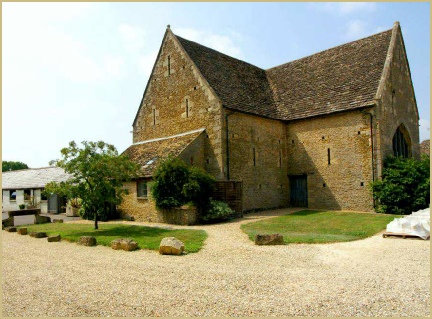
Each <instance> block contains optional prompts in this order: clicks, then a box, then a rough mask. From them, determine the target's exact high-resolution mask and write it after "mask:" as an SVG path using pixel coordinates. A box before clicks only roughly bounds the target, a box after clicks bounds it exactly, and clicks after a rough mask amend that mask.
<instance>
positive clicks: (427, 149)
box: [420, 140, 430, 156]
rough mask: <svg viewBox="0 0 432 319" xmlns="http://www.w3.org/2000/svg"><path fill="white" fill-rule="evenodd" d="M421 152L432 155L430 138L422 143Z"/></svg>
mask: <svg viewBox="0 0 432 319" xmlns="http://www.w3.org/2000/svg"><path fill="white" fill-rule="evenodd" d="M420 154H426V155H429V156H430V140H424V141H423V142H421V143H420Z"/></svg>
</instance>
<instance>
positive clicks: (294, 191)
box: [289, 175, 308, 207]
mask: <svg viewBox="0 0 432 319" xmlns="http://www.w3.org/2000/svg"><path fill="white" fill-rule="evenodd" d="M289 181H290V191H291V192H290V203H291V206H293V207H308V192H307V175H292V176H289Z"/></svg>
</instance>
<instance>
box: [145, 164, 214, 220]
mask: <svg viewBox="0 0 432 319" xmlns="http://www.w3.org/2000/svg"><path fill="white" fill-rule="evenodd" d="M153 177H154V182H153V185H152V196H153V198H154V199H155V201H156V206H157V207H158V208H170V207H178V206H181V205H184V204H187V203H189V202H191V203H193V204H195V205H196V206H197V207H198V210H199V211H200V212H203V211H205V210H206V209H207V208H208V206H209V204H210V197H211V195H212V192H213V188H214V183H215V179H214V177H212V176H211V175H210V174H208V173H206V172H205V171H204V170H202V169H200V168H197V167H188V166H187V165H186V164H185V163H184V162H183V161H182V160H181V159H179V158H172V157H169V158H167V159H165V160H163V161H161V162H160V163H159V165H158V167H157V169H156V171H155V173H154V176H153Z"/></svg>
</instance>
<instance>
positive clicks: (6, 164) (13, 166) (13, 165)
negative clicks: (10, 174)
mask: <svg viewBox="0 0 432 319" xmlns="http://www.w3.org/2000/svg"><path fill="white" fill-rule="evenodd" d="M27 168H29V167H28V166H27V164H24V163H23V162H14V161H2V172H7V171H16V170H19V169H27Z"/></svg>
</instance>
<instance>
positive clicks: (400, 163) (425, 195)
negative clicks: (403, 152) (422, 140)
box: [371, 156, 430, 214]
mask: <svg viewBox="0 0 432 319" xmlns="http://www.w3.org/2000/svg"><path fill="white" fill-rule="evenodd" d="M371 186H372V191H373V196H374V199H375V204H376V210H377V212H379V213H386V214H411V213H412V212H415V211H418V210H420V209H423V208H427V207H428V206H429V203H430V158H429V156H422V158H421V160H420V161H418V160H415V159H413V158H401V157H388V158H387V159H386V160H385V162H384V169H383V174H382V180H379V181H375V182H374V183H372V185H371Z"/></svg>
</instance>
